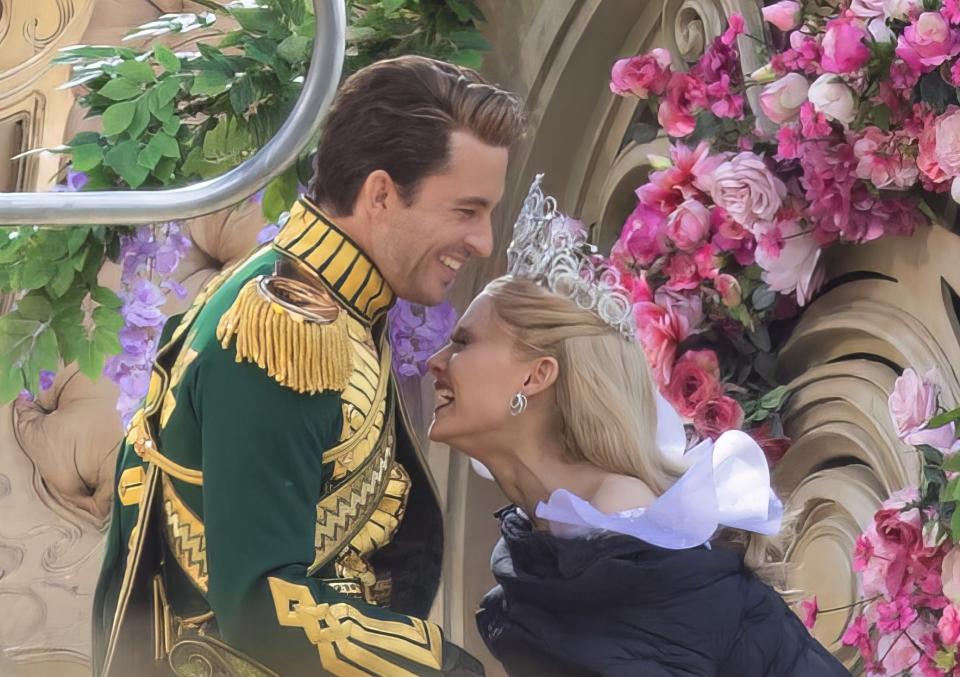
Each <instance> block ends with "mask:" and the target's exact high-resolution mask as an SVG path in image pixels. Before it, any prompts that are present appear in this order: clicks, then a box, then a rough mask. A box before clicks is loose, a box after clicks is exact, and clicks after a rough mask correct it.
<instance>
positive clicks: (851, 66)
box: [820, 17, 870, 73]
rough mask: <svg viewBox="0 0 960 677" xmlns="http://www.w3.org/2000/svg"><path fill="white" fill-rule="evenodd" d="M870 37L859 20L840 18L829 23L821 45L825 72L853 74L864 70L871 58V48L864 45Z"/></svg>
mask: <svg viewBox="0 0 960 677" xmlns="http://www.w3.org/2000/svg"><path fill="white" fill-rule="evenodd" d="M868 37H869V35H868V34H867V30H866V28H864V27H863V24H862V22H861V21H860V20H859V19H856V18H850V17H840V18H837V19H833V20H832V21H830V22H829V23H827V30H826V34H825V35H824V36H823V41H822V42H821V43H820V44H821V47H822V49H823V60H822V62H821V64H822V66H823V70H825V71H827V72H828V73H853V72H854V71H857V70H859V69H860V68H862V67H863V65H864V64H865V63H867V60H868V59H869V58H870V48H869V47H867V46H866V45H865V44H864V40H866V39H867V38H868Z"/></svg>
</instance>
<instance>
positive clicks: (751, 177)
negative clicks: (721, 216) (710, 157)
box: [708, 152, 787, 228]
mask: <svg viewBox="0 0 960 677" xmlns="http://www.w3.org/2000/svg"><path fill="white" fill-rule="evenodd" d="M708 185H709V189H710V195H711V197H713V201H714V202H715V203H716V204H717V206H718V207H721V208H722V209H724V210H726V212H727V213H728V214H729V215H730V217H731V218H732V219H733V220H735V221H737V222H738V223H740V224H742V225H744V226H747V228H749V227H750V226H751V225H752V224H753V223H755V222H756V221H769V220H771V219H772V218H773V217H774V216H775V215H776V213H777V211H778V210H779V209H780V206H781V205H782V204H783V198H784V197H785V196H786V194H787V187H786V186H785V185H784V184H783V181H781V180H780V179H779V178H777V177H776V176H774V175H773V173H772V172H771V171H770V170H769V169H767V165H766V164H765V163H764V161H763V159H762V158H761V157H760V156H758V155H755V154H753V153H749V152H744V153H738V154H737V155H735V156H733V158H732V159H730V160H728V161H727V162H724V163H723V164H722V165H720V166H719V167H717V168H716V169H715V170H714V172H713V176H711V177H710V178H709V180H708Z"/></svg>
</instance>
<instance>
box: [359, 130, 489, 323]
mask: <svg viewBox="0 0 960 677" xmlns="http://www.w3.org/2000/svg"><path fill="white" fill-rule="evenodd" d="M506 173H507V149H506V148H499V147H496V146H489V145H487V144H485V143H483V142H482V141H480V140H479V139H477V138H476V137H475V136H473V135H472V134H470V133H468V132H463V131H455V132H453V133H452V134H451V135H450V162H449V166H448V168H447V170H446V171H445V172H443V173H441V174H436V175H433V176H428V177H426V178H424V179H423V180H422V181H421V182H420V186H419V188H418V190H417V191H416V194H415V195H414V198H413V202H412V203H411V204H410V205H405V204H404V203H403V201H402V200H400V198H399V195H397V194H396V193H393V194H391V195H390V197H389V199H388V201H387V205H386V206H387V208H386V209H385V210H384V211H383V212H382V213H381V215H380V216H379V217H378V218H377V220H376V223H375V224H374V228H373V230H372V235H373V242H372V243H371V245H370V247H371V249H372V251H371V252H370V254H371V255H372V257H373V260H374V262H375V263H376V264H377V267H378V268H379V269H380V272H381V273H382V274H383V276H384V278H386V281H387V283H388V284H389V285H390V286H391V288H392V289H393V291H394V292H396V294H397V295H398V296H400V297H402V298H405V299H407V300H409V301H413V302H414V303H421V304H424V305H436V304H438V303H440V302H441V301H443V299H444V296H445V294H446V291H447V289H448V288H449V287H450V286H451V285H452V284H453V282H454V280H455V279H456V277H457V271H459V270H460V267H461V266H463V264H464V263H466V261H467V260H468V259H469V258H470V257H471V256H480V257H486V256H489V255H490V253H491V251H492V250H493V226H492V224H491V220H490V213H491V212H492V211H493V208H494V207H496V206H497V204H498V203H499V202H500V198H501V197H502V196H503V186H504V180H505V177H506Z"/></svg>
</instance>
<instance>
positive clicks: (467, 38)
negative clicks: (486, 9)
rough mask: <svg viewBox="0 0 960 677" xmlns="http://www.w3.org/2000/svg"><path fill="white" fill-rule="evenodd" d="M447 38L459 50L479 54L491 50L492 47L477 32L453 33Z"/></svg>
mask: <svg viewBox="0 0 960 677" xmlns="http://www.w3.org/2000/svg"><path fill="white" fill-rule="evenodd" d="M447 37H449V38H450V39H451V40H453V44H455V45H456V46H457V47H459V48H460V49H475V50H478V51H481V52H488V51H490V50H491V49H493V45H491V44H490V41H489V40H487V39H486V38H485V37H484V36H483V34H482V33H480V31H478V30H465V31H454V32H452V33H450V35H449V36H447Z"/></svg>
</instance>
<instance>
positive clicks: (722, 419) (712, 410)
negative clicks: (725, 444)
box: [693, 395, 743, 439]
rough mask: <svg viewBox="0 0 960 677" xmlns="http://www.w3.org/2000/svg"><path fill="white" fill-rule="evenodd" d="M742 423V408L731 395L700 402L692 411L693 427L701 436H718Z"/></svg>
mask: <svg viewBox="0 0 960 677" xmlns="http://www.w3.org/2000/svg"><path fill="white" fill-rule="evenodd" d="M741 425H743V409H741V408H740V405H739V404H738V403H737V401H736V400H735V399H733V398H732V397H728V396H727V395H721V396H720V397H717V398H714V399H712V400H707V401H706V402H701V403H700V405H699V406H697V408H696V410H695V411H694V412H693V427H694V428H696V430H697V432H698V433H699V434H700V435H702V436H703V437H711V438H713V439H716V438H718V437H719V436H720V435H722V434H723V433H725V432H727V431H728V430H736V429H739V428H740V426H741Z"/></svg>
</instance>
